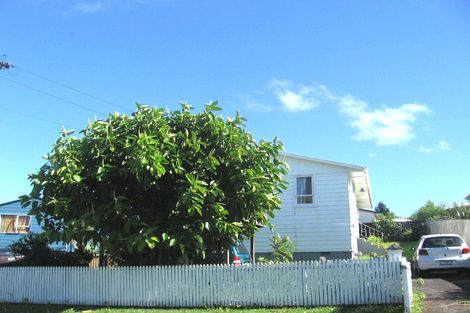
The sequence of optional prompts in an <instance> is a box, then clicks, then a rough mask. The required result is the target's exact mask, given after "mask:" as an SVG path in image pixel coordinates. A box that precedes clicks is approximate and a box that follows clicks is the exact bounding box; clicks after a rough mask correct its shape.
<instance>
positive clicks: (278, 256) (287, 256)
mask: <svg viewBox="0 0 470 313" xmlns="http://www.w3.org/2000/svg"><path fill="white" fill-rule="evenodd" d="M270 245H271V247H272V248H273V258H272V259H268V258H264V257H260V258H258V259H257V260H256V262H257V263H259V264H273V263H288V262H292V260H293V258H294V250H295V245H294V243H293V242H292V240H290V238H289V236H282V237H281V235H279V234H277V235H276V236H272V237H271V244H270Z"/></svg>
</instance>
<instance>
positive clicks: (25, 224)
mask: <svg viewBox="0 0 470 313" xmlns="http://www.w3.org/2000/svg"><path fill="white" fill-rule="evenodd" d="M30 220H31V216H29V215H22V216H18V219H17V221H16V231H17V232H18V233H21V234H25V233H28V232H29V226H30Z"/></svg>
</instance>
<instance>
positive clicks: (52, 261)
mask: <svg viewBox="0 0 470 313" xmlns="http://www.w3.org/2000/svg"><path fill="white" fill-rule="evenodd" d="M10 247H11V250H12V252H13V254H14V255H15V256H17V257H21V258H20V259H19V260H17V261H15V262H12V263H9V264H8V266H88V263H90V261H91V259H92V255H91V254H90V253H88V252H84V251H80V250H75V251H73V252H66V251H58V250H54V249H51V248H50V247H49V245H48V242H47V240H46V239H45V238H44V237H42V236H41V235H38V234H28V235H25V236H23V237H21V238H20V239H18V240H17V241H16V242H14V243H13V244H11V246H10Z"/></svg>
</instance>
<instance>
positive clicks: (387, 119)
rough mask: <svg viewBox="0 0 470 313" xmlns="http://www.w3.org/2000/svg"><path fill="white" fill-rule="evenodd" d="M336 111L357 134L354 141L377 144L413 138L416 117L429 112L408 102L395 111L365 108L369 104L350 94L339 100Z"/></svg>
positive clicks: (404, 141)
mask: <svg viewBox="0 0 470 313" xmlns="http://www.w3.org/2000/svg"><path fill="white" fill-rule="evenodd" d="M338 105H339V107H340V111H341V112H342V113H343V114H344V115H345V116H347V117H348V118H349V120H350V125H351V126H352V127H353V128H355V129H356V130H357V131H358V133H357V134H356V136H355V137H354V138H355V139H356V140H358V141H365V140H371V141H375V142H376V144H378V145H397V144H405V143H407V142H408V141H410V140H411V139H412V138H414V137H415V133H414V129H413V124H414V123H415V122H416V120H417V117H418V115H420V114H424V113H430V112H431V111H430V110H429V108H428V107H427V106H426V105H424V104H419V103H409V104H403V105H401V106H399V107H396V108H390V107H383V108H381V109H373V110H372V109H369V105H368V104H367V103H366V102H364V101H362V100H359V99H357V98H355V97H353V96H351V95H346V96H343V97H340V98H339V100H338Z"/></svg>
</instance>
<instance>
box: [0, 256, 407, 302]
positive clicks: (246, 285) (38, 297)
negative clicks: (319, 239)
mask: <svg viewBox="0 0 470 313" xmlns="http://www.w3.org/2000/svg"><path fill="white" fill-rule="evenodd" d="M407 271H409V267H408V269H407V267H406V266H403V264H402V262H401V261H400V260H387V259H384V258H378V259H373V260H369V261H357V260H338V261H328V262H322V263H319V262H298V263H291V264H278V265H254V266H239V267H236V266H229V265H210V266H149V267H114V268H77V267H75V268H58V267H55V268H53V267H0V302H9V303H24V302H28V303H52V304H74V305H78V304H81V305H109V306H152V307H153V306H155V307H207V306H224V307H229V306H278V307H284V306H321V305H355V304H370V303H374V304H385V303H405V306H406V304H407V300H406V299H409V298H410V295H409V292H411V290H405V292H404V289H407V288H406V286H408V285H409V284H408V283H411V280H410V281H409V282H408V281H407V277H409V275H406V274H407V273H406V272H407ZM408 274H409V273H408ZM404 286H405V288H404ZM408 306H409V304H408Z"/></svg>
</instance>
